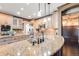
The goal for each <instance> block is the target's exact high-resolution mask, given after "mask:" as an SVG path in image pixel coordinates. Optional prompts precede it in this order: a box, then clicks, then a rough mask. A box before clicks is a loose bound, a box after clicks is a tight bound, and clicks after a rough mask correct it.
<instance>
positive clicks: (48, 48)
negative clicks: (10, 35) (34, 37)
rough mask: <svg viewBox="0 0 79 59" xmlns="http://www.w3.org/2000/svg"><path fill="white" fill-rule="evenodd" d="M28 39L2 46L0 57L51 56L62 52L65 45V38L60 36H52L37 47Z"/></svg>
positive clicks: (0, 46) (0, 47)
mask: <svg viewBox="0 0 79 59" xmlns="http://www.w3.org/2000/svg"><path fill="white" fill-rule="evenodd" d="M28 39H29V38H25V39H24V40H20V41H17V42H13V43H10V44H5V45H0V56H50V55H53V54H55V53H56V52H57V51H58V50H60V49H61V47H62V46H63V44H64V38H63V37H62V36H58V35H55V37H53V36H52V38H51V39H49V38H48V39H47V38H46V39H45V40H44V42H42V43H40V44H35V45H32V43H30V42H29V41H28ZM18 40H19V39H18Z"/></svg>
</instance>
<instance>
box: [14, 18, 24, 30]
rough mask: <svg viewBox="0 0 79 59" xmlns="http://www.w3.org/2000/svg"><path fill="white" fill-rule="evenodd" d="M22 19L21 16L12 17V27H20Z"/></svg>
mask: <svg viewBox="0 0 79 59" xmlns="http://www.w3.org/2000/svg"><path fill="white" fill-rule="evenodd" d="M22 21H23V19H21V18H16V17H13V29H22Z"/></svg>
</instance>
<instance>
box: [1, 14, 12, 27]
mask: <svg viewBox="0 0 79 59" xmlns="http://www.w3.org/2000/svg"><path fill="white" fill-rule="evenodd" d="M12 20H13V18H12V16H9V15H5V14H2V13H0V26H1V25H2V24H9V25H12Z"/></svg>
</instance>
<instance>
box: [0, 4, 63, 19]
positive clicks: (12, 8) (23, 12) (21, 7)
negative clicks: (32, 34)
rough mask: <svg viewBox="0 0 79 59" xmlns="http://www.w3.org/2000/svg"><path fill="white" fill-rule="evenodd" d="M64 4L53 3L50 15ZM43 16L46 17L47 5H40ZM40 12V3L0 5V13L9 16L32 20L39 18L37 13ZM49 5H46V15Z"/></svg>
mask: <svg viewBox="0 0 79 59" xmlns="http://www.w3.org/2000/svg"><path fill="white" fill-rule="evenodd" d="M63 4H64V3H51V4H50V13H52V12H53V11H54V10H56V9H57V7H58V6H61V5H63ZM40 9H41V10H42V11H41V16H45V3H41V4H40ZM38 11H39V3H29V4H27V3H0V12H5V13H8V14H12V15H16V16H20V17H24V18H28V19H32V18H39V17H38V16H37V13H38ZM48 11H49V8H48V5H46V15H48V14H49V12H48Z"/></svg>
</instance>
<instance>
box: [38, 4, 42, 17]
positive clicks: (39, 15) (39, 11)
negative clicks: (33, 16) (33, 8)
mask: <svg viewBox="0 0 79 59" xmlns="http://www.w3.org/2000/svg"><path fill="white" fill-rule="evenodd" d="M38 7H39V9H38V14H37V16H38V17H41V10H40V3H39V4H38Z"/></svg>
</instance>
